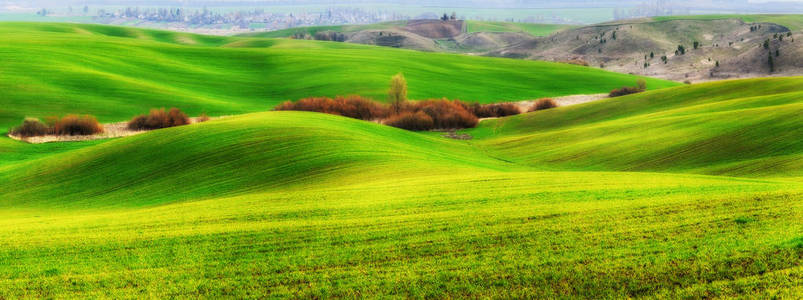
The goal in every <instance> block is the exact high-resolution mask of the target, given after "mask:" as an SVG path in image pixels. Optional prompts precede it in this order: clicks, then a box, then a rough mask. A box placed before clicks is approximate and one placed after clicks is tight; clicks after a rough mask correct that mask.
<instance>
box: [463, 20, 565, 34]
mask: <svg viewBox="0 0 803 300" xmlns="http://www.w3.org/2000/svg"><path fill="white" fill-rule="evenodd" d="M572 27H574V26H571V25H560V24H530V23H511V22H490V21H466V31H467V32H468V33H473V32H524V33H527V34H530V35H532V36H548V35H550V34H553V33H555V32H556V31H560V30H563V29H566V28H572Z"/></svg>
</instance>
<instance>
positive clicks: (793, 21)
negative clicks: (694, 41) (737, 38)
mask: <svg viewBox="0 0 803 300" xmlns="http://www.w3.org/2000/svg"><path fill="white" fill-rule="evenodd" d="M653 19H654V20H656V21H667V20H722V19H739V20H742V21H743V22H747V23H775V24H778V25H782V26H786V27H787V28H789V30H792V31H798V30H801V29H803V15H761V14H757V15H727V14H725V15H695V16H664V17H654V18H653Z"/></svg>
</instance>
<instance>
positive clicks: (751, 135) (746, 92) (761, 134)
mask: <svg viewBox="0 0 803 300" xmlns="http://www.w3.org/2000/svg"><path fill="white" fill-rule="evenodd" d="M802 97H803V78H799V77H796V78H772V79H752V80H737V81H724V82H713V83H706V84H697V85H692V86H684V87H678V88H672V89H666V90H662V91H654V92H647V93H643V94H637V95H631V96H627V97H621V98H614V99H609V100H604V101H600V102H595V103H589V104H585V105H578V106H572V107H566V108H559V109H555V110H549V111H544V112H538V113H534V114H526V115H521V116H517V117H514V118H506V119H499V120H491V121H487V122H483V123H481V124H480V127H479V128H477V129H473V130H470V131H469V132H470V133H473V134H475V135H477V136H480V137H484V139H483V140H482V141H480V142H479V143H480V144H481V145H483V146H485V147H488V148H489V149H492V150H493V151H498V152H499V154H498V155H501V156H504V157H505V158H507V159H510V160H513V161H516V162H520V163H525V164H528V165H533V166H537V167H541V168H546V169H564V170H565V169H574V170H586V171H588V170H607V171H611V170H618V171H660V172H683V173H700V174H712V175H727V176H748V177H768V176H769V177H774V176H777V177H801V176H803V139H801V137H803V123H801V115H803V102H801V100H800V99H801V98H802Z"/></svg>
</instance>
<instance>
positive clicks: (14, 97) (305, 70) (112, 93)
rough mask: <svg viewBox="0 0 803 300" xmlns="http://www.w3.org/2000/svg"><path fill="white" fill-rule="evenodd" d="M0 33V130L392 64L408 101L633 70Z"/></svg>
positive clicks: (343, 79)
mask: <svg viewBox="0 0 803 300" xmlns="http://www.w3.org/2000/svg"><path fill="white" fill-rule="evenodd" d="M0 38H2V39H3V40H5V41H8V42H6V43H2V45H0V53H1V54H2V55H3V57H5V58H6V60H5V61H4V64H3V67H2V69H1V70H0V90H2V91H3V92H2V93H0V128H8V127H9V126H12V125H16V124H18V123H19V122H20V121H21V120H22V119H23V118H24V117H26V116H29V117H45V116H48V115H52V114H63V113H82V114H83V113H89V114H94V115H96V116H97V117H98V118H99V119H100V120H101V121H103V122H107V121H122V120H127V119H129V118H130V117H131V116H133V115H136V114H139V113H143V112H146V111H147V110H148V109H149V108H152V107H162V106H164V107H170V106H176V107H180V108H181V109H183V110H185V111H187V112H189V113H190V114H192V115H197V114H199V113H202V112H206V113H208V114H210V115H228V114H240V113H247V112H257V111H266V110H269V109H271V108H272V107H273V106H275V105H276V104H277V103H279V102H281V101H285V100H291V99H293V100H295V99H300V98H304V97H310V96H336V95H348V94H359V95H364V96H368V97H373V98H375V99H377V100H383V101H384V100H385V98H386V90H387V86H388V82H389V80H390V77H391V76H393V75H394V74H396V73H399V72H403V73H404V75H405V76H406V77H407V80H408V82H409V89H410V97H411V98H413V99H424V98H441V97H448V98H459V99H463V100H467V101H479V102H498V101H506V100H525V99H533V98H539V97H545V96H560V95H571V94H592V93H601V92H607V91H610V90H611V89H613V88H617V87H621V86H623V85H634V84H635V82H636V80H637V78H638V77H636V76H632V75H626V74H618V73H613V72H607V71H604V70H598V69H593V68H585V67H578V66H572V65H565V64H556V63H548V62H536V61H524V60H514V59H501V58H487V57H470V56H461V55H452V54H434V53H422V52H416V51H409V50H399V49H392V48H381V47H371V46H363V45H353V44H346V43H334V42H314V41H298V40H287V39H264V38H237V37H219V36H202V35H191V34H184V33H174V32H167V31H154V30H141V29H135V28H126V27H109V26H97V25H76V24H46V23H0ZM647 82H648V86H649V87H650V88H663V87H670V86H676V85H678V83H675V82H670V81H664V80H657V79H647Z"/></svg>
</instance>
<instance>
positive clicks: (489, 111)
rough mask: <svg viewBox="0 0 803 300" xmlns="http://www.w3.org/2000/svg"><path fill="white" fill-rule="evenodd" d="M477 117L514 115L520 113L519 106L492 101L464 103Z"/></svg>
mask: <svg viewBox="0 0 803 300" xmlns="http://www.w3.org/2000/svg"><path fill="white" fill-rule="evenodd" d="M464 107H466V109H467V110H469V111H470V112H471V113H472V114H474V116H476V117H477V118H481V119H485V118H501V117H507V116H514V115H518V114H520V113H521V110H520V109H519V106H518V105H516V104H513V103H494V104H485V105H482V104H479V103H472V104H469V105H464Z"/></svg>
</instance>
